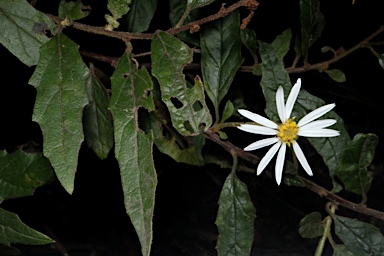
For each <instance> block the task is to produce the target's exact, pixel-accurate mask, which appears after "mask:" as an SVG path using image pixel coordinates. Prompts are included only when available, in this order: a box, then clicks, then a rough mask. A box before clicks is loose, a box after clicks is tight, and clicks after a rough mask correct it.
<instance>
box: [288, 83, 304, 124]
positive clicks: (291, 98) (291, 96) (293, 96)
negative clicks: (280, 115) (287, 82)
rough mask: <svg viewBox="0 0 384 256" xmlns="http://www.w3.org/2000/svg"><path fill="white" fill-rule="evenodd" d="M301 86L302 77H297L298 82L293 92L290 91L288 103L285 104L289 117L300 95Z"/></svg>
mask: <svg viewBox="0 0 384 256" xmlns="http://www.w3.org/2000/svg"><path fill="white" fill-rule="evenodd" d="M300 88H301V79H300V78H299V79H297V82H296V83H295V85H294V86H293V87H292V89H291V92H290V93H289V96H288V99H287V103H286V104H285V117H286V118H289V117H290V116H291V113H292V109H293V106H294V105H295V102H296V99H297V96H298V95H299V92H300Z"/></svg>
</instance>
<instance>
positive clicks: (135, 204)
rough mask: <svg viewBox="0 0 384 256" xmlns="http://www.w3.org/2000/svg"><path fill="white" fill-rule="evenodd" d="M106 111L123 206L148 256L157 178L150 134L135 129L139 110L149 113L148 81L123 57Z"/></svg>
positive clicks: (131, 62)
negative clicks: (109, 113) (110, 120)
mask: <svg viewBox="0 0 384 256" xmlns="http://www.w3.org/2000/svg"><path fill="white" fill-rule="evenodd" d="M111 82H112V97H111V102H110V110H111V111H112V114H113V120H114V128H115V156H116V159H117V161H118V162H119V167H120V175H121V183H122V186H123V192H124V205H125V209H126V211H127V214H128V215H129V217H130V219H131V222H132V224H133V226H134V228H135V230H136V233H137V235H138V237H139V241H140V244H141V252H142V254H143V255H144V256H148V255H149V254H150V251H151V243H152V217H153V210H154V204H155V190H156V184H157V177H156V171H155V166H154V163H153V155H152V148H153V135H152V132H150V133H149V134H145V133H144V132H143V131H142V130H140V129H139V119H138V114H139V113H138V111H139V108H145V109H147V110H153V109H154V104H153V100H152V93H151V90H152V81H151V77H150V76H149V74H148V72H147V70H146V69H145V68H142V69H138V68H137V67H136V64H135V62H133V60H132V59H131V56H130V54H124V55H123V56H122V57H121V58H120V60H119V63H118V65H117V67H116V70H115V72H114V73H113V75H112V77H111Z"/></svg>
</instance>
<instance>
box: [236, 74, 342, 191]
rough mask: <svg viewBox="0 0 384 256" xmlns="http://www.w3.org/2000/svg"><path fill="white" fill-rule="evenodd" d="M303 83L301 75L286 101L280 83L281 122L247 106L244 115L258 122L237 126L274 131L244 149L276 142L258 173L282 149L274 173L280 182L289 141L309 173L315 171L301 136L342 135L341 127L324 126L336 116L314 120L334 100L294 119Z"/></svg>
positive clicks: (279, 104)
mask: <svg viewBox="0 0 384 256" xmlns="http://www.w3.org/2000/svg"><path fill="white" fill-rule="evenodd" d="M300 87H301V80H300V78H299V79H298V80H297V82H296V84H295V85H294V86H293V87H292V89H291V92H290V93H289V96H288V99H287V102H286V103H285V104H284V89H283V87H281V86H280V87H279V88H278V89H277V92H276V107H277V113H278V114H279V118H280V121H281V124H276V123H275V122H273V121H271V120H268V119H267V118H265V117H262V116H260V115H258V114H255V113H252V112H250V111H248V110H245V109H239V110H238V111H239V113H240V114H241V115H243V116H244V117H246V118H248V119H250V120H252V121H253V122H256V123H258V124H259V125H253V124H242V125H240V126H238V128H239V129H240V130H243V131H246V132H250V133H255V134H262V135H274V137H272V138H267V139H262V140H259V141H256V142H254V143H252V144H250V145H248V146H247V147H245V148H244V150H245V151H251V150H256V149H259V148H263V147H266V146H270V145H272V144H273V146H272V147H271V148H270V149H269V150H268V152H267V154H266V155H265V156H264V157H263V158H262V159H261V161H260V163H259V166H258V167H257V175H259V174H260V173H262V171H263V170H264V169H265V167H266V166H267V165H268V164H269V162H270V161H271V160H272V158H273V157H274V156H275V155H276V153H277V151H279V153H278V154H277V160H276V166H275V177H276V182H277V184H278V185H280V183H281V176H282V172H283V167H284V160H285V151H286V149H287V145H288V146H291V145H292V147H293V151H294V152H295V154H296V157H297V159H298V160H299V162H300V164H301V165H302V166H303V168H304V170H305V171H306V172H307V173H308V175H310V176H312V175H313V173H312V169H311V167H310V166H309V164H308V161H307V159H306V158H305V156H304V153H303V151H302V150H301V148H300V146H299V144H298V143H297V141H296V139H297V138H298V136H304V137H335V136H339V135H340V132H339V131H336V130H332V129H325V128H326V127H329V126H331V125H333V124H335V123H336V120H334V119H322V120H317V121H314V120H315V119H317V118H319V117H321V116H322V115H324V114H325V113H327V112H329V111H330V110H331V109H333V108H334V107H335V106H336V105H335V104H328V105H325V106H322V107H320V108H318V109H315V110H313V111H312V112H310V113H308V114H307V115H306V116H304V117H303V118H302V119H300V121H299V122H297V123H296V122H295V121H294V119H295V117H290V116H291V113H292V109H293V105H295V102H296V99H297V96H298V95H299V92H300Z"/></svg>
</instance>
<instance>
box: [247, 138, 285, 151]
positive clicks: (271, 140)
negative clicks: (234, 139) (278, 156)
mask: <svg viewBox="0 0 384 256" xmlns="http://www.w3.org/2000/svg"><path fill="white" fill-rule="evenodd" d="M278 141H279V139H278V138H276V137H273V138H268V139H262V140H258V141H256V142H254V143H252V144H250V145H248V146H246V147H245V148H244V150H245V151H251V150H256V149H259V148H263V147H266V146H269V145H272V144H274V143H276V142H278Z"/></svg>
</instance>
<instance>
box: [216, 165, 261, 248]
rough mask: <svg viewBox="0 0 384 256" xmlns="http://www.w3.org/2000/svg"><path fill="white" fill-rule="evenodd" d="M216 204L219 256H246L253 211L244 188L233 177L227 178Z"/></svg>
mask: <svg viewBox="0 0 384 256" xmlns="http://www.w3.org/2000/svg"><path fill="white" fill-rule="evenodd" d="M218 204H219V210H218V213H217V217H216V225H217V228H218V229H219V236H218V238H217V245H216V249H217V252H218V255H219V256H220V255H237V256H239V255H244V256H248V255H249V253H250V251H251V247H252V243H253V237H254V226H253V222H254V219H255V218H256V210H255V207H254V206H253V203H252V201H251V198H250V196H249V194H248V188H247V185H245V184H244V183H243V182H242V181H241V180H240V179H239V178H237V176H236V174H235V173H233V172H232V173H231V174H229V176H228V177H227V179H226V180H225V183H224V185H223V188H222V190H221V193H220V198H219V202H218Z"/></svg>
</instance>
